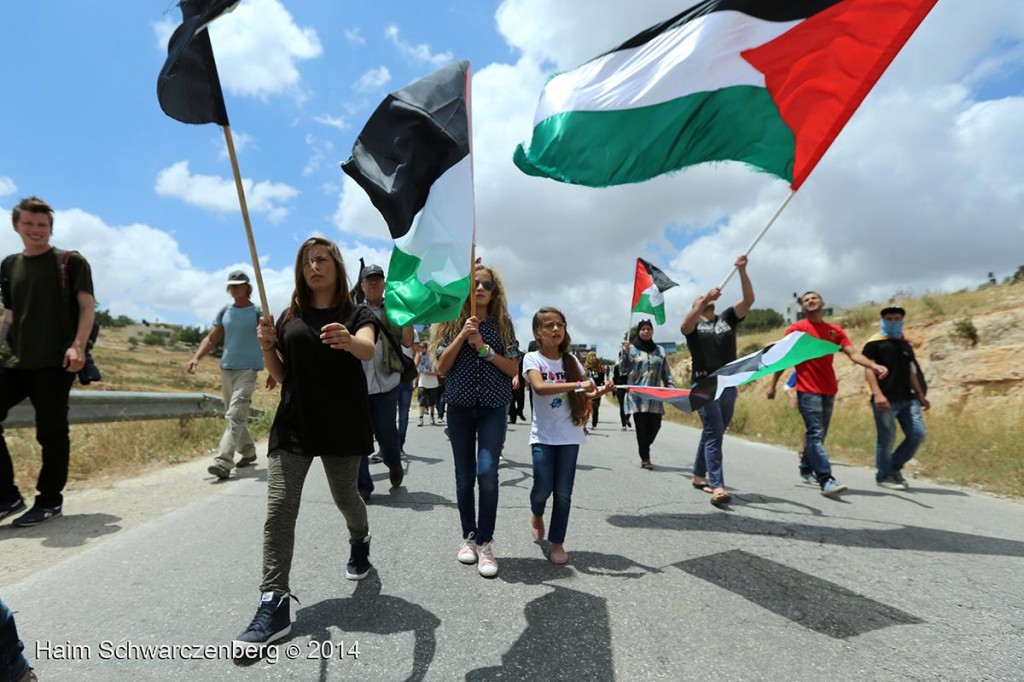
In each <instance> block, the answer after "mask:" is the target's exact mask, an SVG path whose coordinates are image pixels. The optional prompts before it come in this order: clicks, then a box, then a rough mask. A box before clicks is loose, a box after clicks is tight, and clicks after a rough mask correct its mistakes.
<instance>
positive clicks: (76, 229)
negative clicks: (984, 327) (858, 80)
mask: <svg viewBox="0 0 1024 682" xmlns="http://www.w3.org/2000/svg"><path fill="white" fill-rule="evenodd" d="M679 8H680V5H679V3H678V2H677V1H675V2H670V1H669V0H648V1H647V2H645V3H643V4H641V5H637V4H630V5H626V4H623V3H620V2H617V1H613V0H590V1H587V0H562V1H560V2H558V3H552V2H550V1H549V0H503V1H501V2H499V1H498V0H455V1H450V2H431V3H423V2H409V1H406V0H401V1H395V2H387V3H361V2H351V1H345V2H342V1H339V0H302V1H301V2H299V1H298V0H242V2H241V4H240V6H239V7H238V9H236V11H235V12H233V13H232V14H229V15H226V16H225V17H223V18H222V19H220V20H218V21H217V22H216V23H215V24H214V25H213V26H212V27H211V36H212V38H213V44H214V50H215V52H216V55H217V58H218V62H219V65H220V72H221V79H222V82H223V83H224V87H225V91H226V93H225V99H226V102H227V108H228V113H229V116H230V118H231V122H232V129H233V132H234V135H235V142H236V146H238V148H239V160H240V165H241V171H242V175H243V176H244V177H245V178H246V179H247V180H248V182H249V184H248V187H249V189H248V192H247V194H248V201H249V205H250V211H251V213H252V220H253V226H254V229H255V234H256V241H257V245H258V248H259V251H260V255H261V260H262V261H263V266H264V277H265V279H266V281H267V288H268V294H269V296H270V307H271V308H272V309H273V310H274V311H279V310H280V309H281V308H282V307H283V306H284V305H285V303H286V301H287V297H288V294H289V293H290V290H291V281H292V272H291V268H292V263H293V261H294V255H295V248H296V245H297V244H298V243H299V242H301V241H302V240H303V239H305V238H306V237H307V236H309V235H310V234H313V233H318V234H324V235H326V236H328V237H330V238H332V239H335V240H337V241H338V242H339V244H340V245H341V247H342V250H343V253H344V254H345V255H346V259H347V261H348V263H349V264H350V266H352V265H354V264H357V263H358V258H359V257H360V256H364V257H366V258H368V259H369V260H376V261H378V262H380V263H381V264H382V265H384V266H385V267H386V265H387V254H388V253H389V251H390V241H389V240H388V238H387V231H386V228H385V227H384V225H383V222H382V221H381V220H380V218H379V216H377V215H376V213H375V211H373V209H372V207H370V206H369V204H368V202H367V201H366V199H365V196H364V195H362V193H361V192H360V191H358V188H355V187H354V185H352V184H351V182H350V181H347V180H346V179H344V177H343V175H342V173H341V171H340V170H339V169H338V163H339V162H340V161H342V160H343V159H345V158H347V156H348V154H349V151H350V149H351V144H352V141H353V139H354V137H355V136H356V134H357V133H358V131H359V129H360V128H361V127H362V124H363V123H364V122H365V120H366V118H367V116H368V115H369V114H370V112H372V111H373V109H374V108H375V107H376V105H377V104H378V103H379V101H380V100H381V99H382V98H383V97H384V95H386V94H387V93H388V92H389V91H392V90H395V89H398V88H400V87H402V86H403V85H405V84H406V83H408V82H410V81H412V80H414V79H415V78H418V77H420V76H422V75H425V74H426V73H429V72H430V71H432V70H434V69H435V68H437V67H438V66H440V65H442V64H444V63H446V62H447V61H449V60H451V59H462V58H468V59H471V60H472V62H473V68H474V74H475V76H474V83H473V109H474V123H473V125H474V148H475V154H476V162H475V166H476V178H477V187H476V197H477V231H478V244H479V246H478V251H479V252H480V253H481V255H482V256H483V257H484V258H485V260H487V261H488V262H489V263H492V264H494V265H495V266H497V267H498V268H499V269H500V270H501V271H502V272H503V273H504V275H505V278H506V280H507V281H506V284H507V289H508V294H509V299H510V301H511V304H512V313H513V316H514V317H515V319H516V322H517V328H518V330H519V335H520V338H521V339H524V342H525V340H528V339H527V338H526V337H527V336H528V332H529V319H530V317H531V315H532V312H533V311H534V310H536V309H537V308H538V307H539V306H541V305H556V306H559V307H561V308H563V309H564V310H565V312H566V314H567V315H568V317H569V321H570V327H571V328H572V329H573V335H574V337H575V338H576V339H577V340H580V341H584V342H597V343H599V344H601V345H602V350H604V351H605V352H606V353H610V352H611V347H612V344H613V342H614V340H615V339H616V338H617V337H621V333H622V330H623V329H624V328H625V326H626V324H627V321H628V319H629V312H628V303H629V300H630V293H631V286H632V273H633V264H634V262H635V258H636V257H637V256H643V257H645V258H648V259H650V260H652V261H653V262H654V263H655V264H657V265H658V266H659V267H661V268H662V269H664V270H665V271H666V272H667V273H669V275H670V276H671V277H672V278H673V279H675V280H676V281H677V282H679V283H680V285H681V286H680V287H678V288H677V289H675V290H672V291H670V292H669V293H668V295H667V296H666V301H667V304H668V308H669V318H670V324H668V325H667V326H666V327H664V328H662V329H659V330H658V332H657V333H656V338H658V339H661V340H672V339H677V338H678V337H679V334H678V328H677V326H678V320H679V319H681V318H682V316H683V315H684V314H685V312H686V309H687V308H688V306H689V303H690V301H692V298H693V296H694V295H696V294H697V293H699V292H701V291H706V290H707V289H708V288H710V287H712V286H714V285H716V284H717V283H718V282H719V281H720V280H721V279H722V277H723V276H724V275H725V274H726V273H727V272H728V270H729V268H730V266H731V264H732V261H733V260H734V259H735V256H736V255H738V254H739V253H741V252H742V251H743V250H744V249H745V248H746V246H747V245H748V244H749V242H750V240H751V239H752V238H753V236H754V235H755V234H756V233H757V232H758V230H759V229H760V228H761V227H762V226H763V225H764V223H765V222H766V221H767V219H768V218H769V217H770V216H771V214H772V213H773V212H774V210H775V209H776V208H777V207H778V205H779V204H780V203H781V202H782V200H783V199H784V198H785V196H786V193H787V191H788V190H787V187H786V185H785V183H783V182H781V181H778V180H774V179H772V178H770V177H768V176H766V175H764V174H760V173H753V172H750V171H749V170H747V169H745V168H742V167H739V166H737V165H734V164H715V165H713V166H702V167H698V168H694V169H690V170H687V171H685V172H682V173H679V174H676V175H673V176H671V177H663V178H658V179H656V180H654V181H651V182H648V183H645V184H643V185H636V186H630V187H620V188H612V189H608V190H591V189H587V188H579V187H569V186H564V185H560V184H558V183H554V182H551V181H545V180H541V179H537V178H527V177H525V176H523V175H522V174H521V173H519V172H518V171H517V170H516V169H515V168H514V166H513V165H512V163H511V155H512V151H513V149H514V146H515V144H516V143H517V142H519V141H522V140H524V139H527V138H528V136H529V133H530V128H531V122H532V116H533V108H534V105H535V104H536V101H537V97H538V95H539V93H540V88H541V87H542V86H543V83H544V81H545V79H546V78H547V77H548V76H549V75H550V74H551V73H552V71H553V70H555V69H564V68H571V67H573V66H575V65H577V64H579V63H581V62H582V61H585V60H586V59H588V58H590V57H593V56H595V55H597V54H599V53H601V52H603V51H605V50H606V49H608V48H609V47H611V46H614V45H615V44H618V43H619V42H621V41H622V40H624V39H625V38H628V37H629V36H630V35H633V34H634V33H636V32H637V31H639V30H641V29H643V28H645V27H646V26H648V25H650V24H653V23H655V22H657V21H659V20H661V19H664V18H665V17H668V16H670V15H672V14H674V13H676V12H678V11H679ZM985 8H986V11H985V12H983V13H982V12H978V11H977V4H976V3H974V2H971V1H970V0H941V2H939V3H938V6H937V7H936V9H935V10H934V11H933V12H932V14H931V16H929V17H928V19H927V20H926V21H925V22H924V24H923V25H922V27H921V29H920V30H919V31H918V33H917V34H915V36H914V37H913V38H912V39H911V41H910V43H909V44H908V45H907V47H906V48H905V49H904V51H903V52H902V53H901V54H900V55H899V57H898V58H897V60H896V62H895V63H894V64H893V66H892V68H891V69H890V70H889V72H888V73H887V74H886V75H885V76H884V77H883V78H882V80H881V81H880V82H879V84H878V86H877V87H876V89H875V91H874V92H873V93H872V94H871V95H870V96H869V98H868V99H867V101H866V102H865V104H864V105H863V106H862V108H861V110H860V111H859V112H858V113H857V114H856V115H855V116H854V118H853V119H852V120H851V122H850V124H849V125H848V126H847V129H846V130H844V132H843V133H842V134H841V135H840V137H839V138H838V139H837V141H836V143H835V144H834V145H833V147H832V149H831V150H830V151H829V152H828V154H826V156H825V157H824V159H823V161H822V162H821V164H820V165H819V167H818V168H817V169H816V170H815V172H814V174H812V176H811V178H810V179H809V180H808V182H807V183H806V184H805V185H804V187H803V188H802V189H801V191H800V193H799V194H798V195H797V197H796V199H795V200H794V201H793V202H792V204H791V206H790V207H789V208H788V209H787V211H786V213H784V214H783V217H782V218H781V219H780V221H779V222H778V224H777V225H776V227H774V228H773V229H772V231H771V232H770V233H769V235H768V236H767V237H766V239H765V240H764V242H762V244H761V245H760V246H758V249H757V250H756V251H755V252H754V254H753V255H752V258H751V275H752V277H753V279H754V284H755V289H756V290H757V293H758V301H757V303H756V304H755V305H756V306H757V307H762V306H763V307H774V308H776V309H779V310H781V309H782V307H783V306H785V304H786V303H787V302H788V299H789V296H790V294H791V293H792V292H793V291H796V290H804V289H809V288H814V289H818V290H822V291H823V293H824V295H825V297H826V300H827V301H828V302H829V303H830V304H834V305H837V306H840V305H845V304H851V303H856V302H860V301H868V300H873V301H883V300H887V298H888V297H890V296H891V295H893V294H894V293H895V292H898V291H912V292H914V293H917V294H920V293H924V292H926V291H934V290H950V289H958V288H962V287H967V286H976V285H977V284H979V283H980V282H981V281H983V279H984V276H985V274H986V273H987V272H989V271H994V272H996V274H997V275H998V276H1000V277H1003V276H1006V275H1008V274H1010V273H1012V272H1013V270H1015V269H1016V267H1017V266H1018V265H1020V264H1022V263H1024V256H1022V255H1021V254H1024V218H1022V216H1024V96H1022V93H1024V69H1022V67H1021V64H1024V3H1021V2H1020V1H1019V0H986V3H985ZM0 21H2V24H3V25H4V26H5V28H6V30H5V36H4V39H3V40H2V41H0V60H2V62H3V63H4V64H5V67H6V68H4V70H3V71H2V72H0V78H2V87H3V91H4V93H5V94H4V97H3V98H0V208H3V209H4V210H5V211H9V209H10V207H11V205H12V204H13V203H14V202H15V201H16V200H17V198H18V197H20V196H24V195H27V194H38V195H40V196H42V197H44V198H46V199H47V200H48V201H50V202H51V203H52V204H53V205H54V206H55V207H56V208H57V209H58V214H57V223H56V226H55V238H54V242H55V243H56V244H57V245H59V246H62V247H65V248H77V249H79V250H81V251H82V252H83V253H84V254H85V255H86V256H87V257H88V258H89V259H90V261H91V262H92V263H93V265H94V270H95V273H94V275H95V280H96V286H97V292H96V293H97V298H98V300H99V301H100V303H101V305H102V306H103V307H108V308H110V309H111V310H112V312H114V313H115V314H121V313H123V314H128V315H132V316H134V317H148V318H154V317H155V318H159V319H162V320H167V321H175V322H184V323H189V324H195V323H203V324H206V323H208V321H209V320H210V319H211V318H212V315H213V314H214V312H215V311H216V309H217V308H218V307H219V306H220V305H221V304H222V303H224V302H226V294H225V293H224V291H223V281H224V279H225V275H226V273H227V272H228V271H229V270H231V269H233V268H235V267H238V266H246V267H247V268H250V269H251V266H247V265H246V264H247V262H248V248H247V245H246V242H245V240H244V232H243V228H242V221H241V217H240V214H239V212H238V208H237V200H236V199H235V197H234V189H233V185H232V184H231V169H230V165H229V163H228V160H227V158H226V155H225V152H224V141H223V135H222V133H221V131H220V129H219V128H218V127H216V126H212V125H207V126H187V125H184V124H181V123H178V122H177V121H174V120H172V119H170V118H168V117H167V116H165V115H164V114H163V112H162V111H161V110H160V108H159V106H158V104H157V99H156V77H157V73H158V72H159V70H160V67H161V66H162V64H163V62H164V59H165V56H166V38H167V36H169V34H170V32H171V30H173V28H174V26H176V25H177V24H178V23H179V22H180V13H179V11H178V10H177V8H176V7H175V5H174V4H173V3H172V2H171V0H161V1H160V2H155V1H149V2H146V1H142V0H113V1H107V2H103V3H87V2H80V1H79V0H49V1H47V2H36V3H3V4H2V5H0ZM12 27H15V28H12ZM16 27H20V28H16ZM18 245H19V244H18V241H17V237H16V235H15V234H14V233H13V231H10V230H8V231H0V250H2V251H4V252H5V253H9V252H13V251H14V250H16V249H17V248H18ZM731 286H734V285H731ZM738 295H739V292H738V289H729V288H727V289H726V292H725V298H726V300H727V301H728V300H731V299H732V298H733V297H735V298H738Z"/></svg>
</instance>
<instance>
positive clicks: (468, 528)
mask: <svg viewBox="0 0 1024 682" xmlns="http://www.w3.org/2000/svg"><path fill="white" fill-rule="evenodd" d="M507 422H508V405H502V406H501V407H462V406H459V405H449V406H448V437H449V438H451V441H452V456H453V459H454V460H455V499H456V501H457V502H458V505H459V520H460V521H461V522H462V537H463V538H468V537H469V534H470V533H474V534H475V535H474V538H475V539H476V543H477V544H478V545H482V544H483V543H485V542H490V541H491V540H492V539H493V538H494V523H495V519H496V518H497V516H498V455H499V454H501V446H502V442H503V441H504V440H505V427H506V426H507ZM474 483H476V484H478V485H479V486H480V514H479V517H478V516H477V514H476V500H475V499H474V494H473V484H474Z"/></svg>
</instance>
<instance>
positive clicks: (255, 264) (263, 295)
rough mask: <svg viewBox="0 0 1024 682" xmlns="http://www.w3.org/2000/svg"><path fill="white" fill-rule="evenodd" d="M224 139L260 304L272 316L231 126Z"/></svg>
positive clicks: (264, 312)
mask: <svg viewBox="0 0 1024 682" xmlns="http://www.w3.org/2000/svg"><path fill="white" fill-rule="evenodd" d="M223 128H224V140H225V141H226V142H227V144H228V156H229V157H231V170H232V171H233V172H234V174H235V189H236V190H238V205H239V206H241V208H242V221H243V222H244V223H245V236H246V237H247V238H248V240H249V257H250V258H252V269H253V272H254V273H255V275H256V289H257V290H258V291H259V294H260V305H261V306H262V307H263V316H264V317H268V318H269V317H270V307H269V306H268V305H267V292H266V291H265V290H264V289H263V273H262V272H260V260H259V256H258V255H257V253H256V240H255V239H253V236H252V225H251V224H250V222H249V208H248V206H246V204H245V190H244V189H242V174H241V172H240V171H239V170H238V157H237V156H236V155H235V142H234V140H233V139H232V138H231V126H227V125H226V126H223Z"/></svg>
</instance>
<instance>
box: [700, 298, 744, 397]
mask: <svg viewBox="0 0 1024 682" xmlns="http://www.w3.org/2000/svg"><path fill="white" fill-rule="evenodd" d="M742 321H743V318H741V317H736V311H735V310H733V309H732V306H729V307H728V308H726V309H725V310H724V311H723V312H722V314H721V315H716V316H715V319H713V320H711V321H710V322H707V321H705V320H703V319H698V320H697V326H696V327H695V328H694V330H693V331H692V332H691V333H689V334H687V335H686V347H687V348H689V349H690V356H691V357H692V358H693V372H692V375H691V376H692V379H693V381H697V380H698V379H702V378H704V377H706V376H707V375H708V374H711V373H712V372H714V371H715V370H717V369H720V368H721V367H722V365H727V364H729V363H730V362H732V361H733V360H735V359H736V327H737V326H739V323H740V322H742Z"/></svg>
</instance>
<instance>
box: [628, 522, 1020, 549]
mask: <svg viewBox="0 0 1024 682" xmlns="http://www.w3.org/2000/svg"><path fill="white" fill-rule="evenodd" d="M608 523H610V524H611V525H613V526H617V527H619V528H650V529H655V530H665V529H668V530H680V531H710V532H713V533H743V534H746V535H775V536H778V537H787V538H793V539H794V540H805V541H807V542H821V543H826V544H830V545H838V546H841V547H864V548H870V549H911V550H918V551H923V552H948V553H950V554H979V555H993V556H1018V557H1019V556H1024V542H1021V541H1019V540H1004V539H1002V538H992V537H987V536H984V535H972V534H971V533H958V532H955V531H949V530H940V529H937V528H925V527H923V526H899V527H897V528H833V527H829V526H820V525H808V524H801V523H790V522H782V521H768V520H764V519H752V518H749V517H744V516H739V515H735V514H733V515H707V514H647V515H645V516H630V515H626V514H619V515H613V516H609V517H608Z"/></svg>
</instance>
